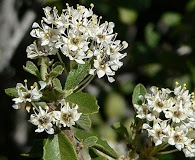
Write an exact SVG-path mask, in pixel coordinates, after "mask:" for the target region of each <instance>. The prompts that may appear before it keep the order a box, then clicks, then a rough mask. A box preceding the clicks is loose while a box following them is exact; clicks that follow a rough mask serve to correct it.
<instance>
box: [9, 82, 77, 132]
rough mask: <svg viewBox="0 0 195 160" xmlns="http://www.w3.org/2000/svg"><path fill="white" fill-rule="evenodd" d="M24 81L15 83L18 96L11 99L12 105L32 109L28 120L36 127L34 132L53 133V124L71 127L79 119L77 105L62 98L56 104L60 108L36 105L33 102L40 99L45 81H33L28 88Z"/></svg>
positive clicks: (16, 107)
mask: <svg viewBox="0 0 195 160" xmlns="http://www.w3.org/2000/svg"><path fill="white" fill-rule="evenodd" d="M24 83H25V85H23V84H22V83H17V85H16V91H17V94H18V97H16V98H13V99H12V100H13V101H14V102H15V104H13V105H12V107H13V108H14V109H19V108H21V107H25V108H26V110H27V111H28V112H30V109H31V108H32V109H33V110H34V114H31V115H30V120H29V121H30V122H31V123H32V124H34V125H36V126H37V127H38V128H37V129H36V130H35V132H43V131H46V132H47V133H48V134H53V133H54V128H53V126H57V127H59V128H61V127H71V126H73V125H75V122H76V121H78V120H79V118H80V116H81V113H78V112H77V110H78V105H75V106H72V105H70V104H69V103H68V102H65V100H64V99H62V100H60V103H59V106H60V107H59V106H58V105H57V106H56V108H60V109H56V110H54V109H53V108H51V107H48V106H45V107H44V108H42V107H41V106H39V107H36V105H35V102H39V100H40V99H41V97H42V92H41V90H43V89H44V88H45V87H46V83H45V82H43V81H39V85H38V84H37V83H34V85H33V86H31V87H30V89H28V86H27V80H24ZM39 86H40V87H39ZM31 106H32V107H31Z"/></svg>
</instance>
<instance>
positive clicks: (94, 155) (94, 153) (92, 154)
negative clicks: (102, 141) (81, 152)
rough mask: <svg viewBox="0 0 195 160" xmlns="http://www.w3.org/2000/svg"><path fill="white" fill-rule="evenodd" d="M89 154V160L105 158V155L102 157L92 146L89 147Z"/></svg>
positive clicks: (104, 159) (105, 159)
mask: <svg viewBox="0 0 195 160" xmlns="http://www.w3.org/2000/svg"><path fill="white" fill-rule="evenodd" d="M89 155H90V157H91V160H107V158H106V157H103V156H102V155H100V154H99V153H98V152H97V150H96V149H94V148H89Z"/></svg>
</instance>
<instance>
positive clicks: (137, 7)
mask: <svg viewBox="0 0 195 160" xmlns="http://www.w3.org/2000/svg"><path fill="white" fill-rule="evenodd" d="M4 1H6V0H4ZM4 1H3V0H1V1H0V5H1V7H6V6H3V3H4ZM12 1H13V3H12V4H13V9H14V10H15V13H16V14H15V15H13V16H16V17H17V20H18V22H19V23H20V22H21V21H22V18H23V17H24V15H25V14H26V13H27V11H29V10H31V11H33V12H34V13H35V15H36V19H35V21H37V22H39V23H40V19H41V17H42V16H44V15H43V11H42V8H43V7H44V6H47V5H49V6H56V7H57V8H58V10H61V9H62V8H65V4H66V3H69V4H70V5H73V6H74V7H76V4H82V5H85V6H86V7H89V6H90V3H94V5H95V7H94V12H95V13H96V14H97V15H101V16H103V20H102V22H104V21H105V20H107V21H112V22H114V23H115V32H117V33H118V37H117V39H120V40H126V41H127V42H128V43H129V47H128V49H127V50H126V52H127V53H128V55H127V57H126V58H124V66H123V67H122V68H121V69H120V70H119V71H118V72H117V73H116V77H115V78H116V82H114V83H112V84H109V83H108V82H107V80H106V79H101V80H97V79H95V80H94V81H93V82H92V84H91V85H90V86H89V87H88V88H87V91H90V92H92V93H93V94H94V95H95V96H97V99H98V103H99V105H100V106H101V109H100V115H97V116H95V117H96V118H94V119H93V122H94V127H95V128H97V129H99V130H100V132H103V130H104V132H105V128H107V125H111V124H112V123H114V122H116V121H123V122H124V123H126V124H128V121H129V120H130V119H131V117H132V115H133V109H132V103H131V96H132V91H133V88H134V87H135V85H136V84H138V83H142V84H144V85H145V86H146V87H150V86H152V85H156V86H158V87H170V88H171V87H172V88H173V87H174V84H175V81H178V82H179V83H181V84H182V83H186V84H187V88H188V89H190V90H191V91H194V87H195V52H194V46H195V27H194V26H195V0H183V1H182V0H180V1H178V0H172V1H170V0H120V1H119V0H93V1H92V0H91V1H90V0H74V1H73V0H72V1H71V0H69V1H65V0H63V1H60V0H45V1H41V0H15V1H14V0H12ZM0 14H1V15H0V20H1V21H0V22H1V23H0V26H1V25H2V24H3V21H2V18H3V13H0ZM4 16H5V15H4ZM5 19H6V18H5ZM7 20H9V19H7ZM30 26H31V25H30ZM18 27H20V26H19V25H18ZM16 28H17V25H16ZM0 29H1V28H0ZM30 30H31V27H29V28H28V29H27V31H26V32H25V34H24V36H23V37H22V38H21V39H20V40H21V41H20V43H18V45H17V46H16V47H15V49H14V50H13V52H12V55H11V56H10V58H8V59H6V58H5V56H3V54H5V55H6V52H5V53H3V51H1V47H2V48H3V47H5V45H4V46H3V45H2V46H0V51H1V52H0V60H1V61H6V62H7V64H6V65H1V66H0V67H1V72H0V89H1V91H0V95H1V96H0V160H19V159H22V158H21V157H20V154H21V153H24V152H28V151H29V149H30V146H31V145H32V142H33V139H34V138H36V137H38V136H39V135H37V134H35V133H34V129H33V128H32V125H31V124H30V123H28V121H27V120H28V118H29V115H28V114H26V112H25V111H24V110H20V111H19V110H14V109H13V108H12V107H11V106H12V101H11V98H10V97H8V96H6V95H5V93H4V89H5V88H8V87H15V86H16V83H17V82H23V80H24V79H30V80H31V81H34V77H32V76H30V75H29V74H28V73H26V72H25V71H24V70H23V69H22V66H23V65H25V63H26V60H27V58H26V51H25V50H26V47H27V46H28V45H29V44H31V43H32V42H33V38H31V37H30V35H29V32H30ZM1 32H3V30H1ZM9 34H10V37H12V35H13V34H14V30H11V31H10V32H9ZM1 36H2V34H0V37H1ZM2 39H3V38H1V42H0V43H2V44H3V41H5V43H6V48H9V47H10V45H11V43H13V42H12V41H11V40H10V39H3V40H2ZM100 126H101V127H100ZM102 126H105V127H102ZM107 130H108V131H107ZM107 130H106V131H107V132H108V135H110V133H112V134H111V135H113V136H111V137H110V136H107V134H106V133H104V136H105V137H106V138H110V140H114V139H115V137H116V136H115V135H114V133H113V131H111V130H109V129H107ZM178 155H179V157H180V158H178ZM161 159H177V160H178V159H182V160H183V159H185V158H184V157H183V154H182V153H180V154H179V153H178V152H177V153H175V154H173V155H168V156H167V157H161Z"/></svg>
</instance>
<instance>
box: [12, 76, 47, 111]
mask: <svg viewBox="0 0 195 160" xmlns="http://www.w3.org/2000/svg"><path fill="white" fill-rule="evenodd" d="M24 83H25V85H23V84H22V83H17V85H16V90H17V94H18V97H17V98H13V99H12V100H13V101H14V102H15V104H14V105H12V107H13V108H14V109H19V108H20V107H21V106H27V103H28V102H36V101H38V100H39V99H40V98H41V97H42V93H41V90H42V89H44V88H45V86H46V83H45V82H43V81H39V85H40V89H39V87H38V85H37V83H34V85H33V86H31V87H30V90H29V89H28V86H27V80H24Z"/></svg>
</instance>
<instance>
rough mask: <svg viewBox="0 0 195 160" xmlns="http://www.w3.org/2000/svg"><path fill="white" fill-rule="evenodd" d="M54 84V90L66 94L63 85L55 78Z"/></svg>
mask: <svg viewBox="0 0 195 160" xmlns="http://www.w3.org/2000/svg"><path fill="white" fill-rule="evenodd" d="M52 82H53V86H54V89H55V90H56V91H58V92H61V93H64V92H63V90H62V85H61V82H60V80H59V79H58V78H54V79H53V80H52Z"/></svg>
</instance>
